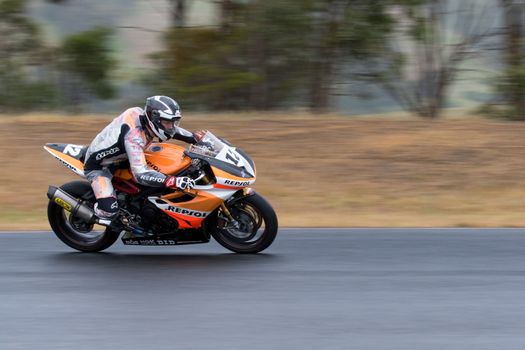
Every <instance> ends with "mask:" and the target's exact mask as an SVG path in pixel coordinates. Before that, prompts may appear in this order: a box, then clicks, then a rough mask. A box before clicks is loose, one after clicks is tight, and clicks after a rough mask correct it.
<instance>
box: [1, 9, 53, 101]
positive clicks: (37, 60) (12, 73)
mask: <svg viewBox="0 0 525 350" xmlns="http://www.w3.org/2000/svg"><path fill="white" fill-rule="evenodd" d="M26 3H27V2H26V1H25V0H0V106H2V108H3V109H7V110H17V109H20V110H24V111H27V110H30V109H32V108H37V107H45V106H50V105H53V103H54V102H55V98H54V88H53V85H52V84H50V83H48V82H47V80H49V74H48V73H49V72H48V71H47V70H46V67H45V66H46V64H47V63H48V62H46V60H45V56H46V55H45V49H44V46H43V44H42V41H41V39H40V35H39V30H38V26H37V25H36V24H35V23H34V22H33V21H32V20H31V18H30V17H29V16H28V15H27V14H26Z"/></svg>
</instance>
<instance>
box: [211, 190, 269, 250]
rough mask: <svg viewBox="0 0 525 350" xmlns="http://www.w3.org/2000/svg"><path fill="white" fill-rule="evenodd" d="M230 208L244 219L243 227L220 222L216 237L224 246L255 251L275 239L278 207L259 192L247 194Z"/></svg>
mask: <svg viewBox="0 0 525 350" xmlns="http://www.w3.org/2000/svg"><path fill="white" fill-rule="evenodd" d="M228 210H229V211H230V212H231V214H232V216H233V217H234V218H235V219H236V220H237V221H238V222H239V223H240V228H232V227H222V228H221V227H219V226H220V225H219V226H218V227H217V228H216V230H213V232H212V236H213V238H214V239H215V240H216V241H217V242H219V244H220V245H222V246H223V247H224V248H226V249H228V250H231V251H232V252H235V253H241V254H255V253H259V252H261V251H263V250H265V249H266V248H268V247H269V246H270V245H271V244H272V243H273V241H274V239H275V237H276V236H277V230H278V228H279V224H278V222H277V215H276V214H275V211H274V210H273V208H272V206H271V205H270V203H268V202H267V201H266V200H265V199H264V197H262V196H261V195H259V194H257V193H256V194H254V195H251V196H249V197H244V198H242V199H240V200H238V201H236V202H234V203H232V204H231V205H230V206H228ZM220 215H221V214H220V211H219V216H220ZM219 222H220V220H219Z"/></svg>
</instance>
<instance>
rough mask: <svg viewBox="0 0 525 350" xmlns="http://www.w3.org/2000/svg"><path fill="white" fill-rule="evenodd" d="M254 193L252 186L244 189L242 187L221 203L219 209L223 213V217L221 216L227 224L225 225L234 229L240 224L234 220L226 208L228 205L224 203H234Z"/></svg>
mask: <svg viewBox="0 0 525 350" xmlns="http://www.w3.org/2000/svg"><path fill="white" fill-rule="evenodd" d="M254 194H255V190H254V189H253V188H250V187H246V188H244V189H242V190H241V191H238V192H236V193H235V194H234V195H233V197H231V198H230V199H229V200H227V201H226V202H222V203H221V211H222V213H223V214H224V216H225V217H223V218H224V219H225V220H226V222H227V224H226V225H225V226H231V227H233V228H235V229H238V228H239V227H240V224H239V222H238V221H237V220H235V218H234V217H233V215H232V214H231V212H230V210H229V209H228V207H227V206H226V204H228V205H232V204H234V203H235V202H238V201H240V200H242V199H244V198H246V197H250V196H253V195H254Z"/></svg>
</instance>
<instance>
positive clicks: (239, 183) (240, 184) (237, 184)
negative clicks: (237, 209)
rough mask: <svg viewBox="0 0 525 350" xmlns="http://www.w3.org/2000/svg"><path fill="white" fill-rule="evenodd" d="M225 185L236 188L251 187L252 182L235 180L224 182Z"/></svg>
mask: <svg viewBox="0 0 525 350" xmlns="http://www.w3.org/2000/svg"><path fill="white" fill-rule="evenodd" d="M224 184H225V185H230V186H235V187H246V186H249V185H250V181H233V180H224Z"/></svg>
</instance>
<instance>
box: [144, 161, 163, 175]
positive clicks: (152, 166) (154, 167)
mask: <svg viewBox="0 0 525 350" xmlns="http://www.w3.org/2000/svg"><path fill="white" fill-rule="evenodd" d="M146 163H147V164H148V166H149V167H150V168H151V169H153V170H156V171H159V172H160V168H159V167H158V166H156V165H155V164H153V163H152V162H150V161H149V160H146Z"/></svg>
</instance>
